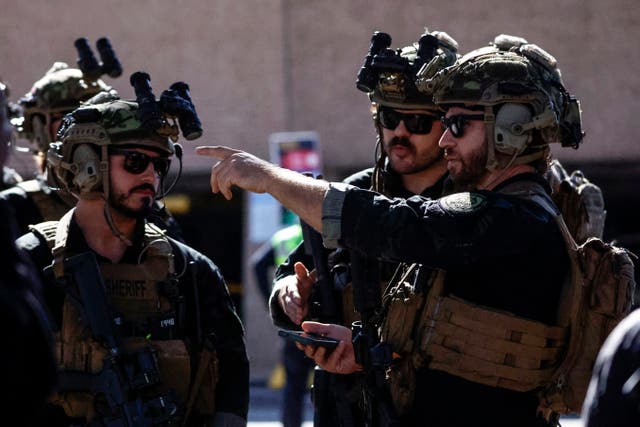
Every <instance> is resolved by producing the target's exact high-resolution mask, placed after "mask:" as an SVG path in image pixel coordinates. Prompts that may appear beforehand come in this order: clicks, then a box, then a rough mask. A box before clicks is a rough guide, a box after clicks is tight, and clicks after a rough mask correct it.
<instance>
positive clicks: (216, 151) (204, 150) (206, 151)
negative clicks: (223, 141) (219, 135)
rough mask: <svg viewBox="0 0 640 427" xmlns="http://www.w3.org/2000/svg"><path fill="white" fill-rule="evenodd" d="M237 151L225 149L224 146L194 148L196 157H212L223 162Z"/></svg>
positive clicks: (229, 148)
mask: <svg viewBox="0 0 640 427" xmlns="http://www.w3.org/2000/svg"><path fill="white" fill-rule="evenodd" d="M238 151H239V150H235V149H233V148H231V147H225V146H224V145H203V146H200V147H196V154H197V155H199V156H207V157H213V158H216V159H220V160H224V159H226V158H227V157H229V156H230V155H232V154H234V153H237V152H238Z"/></svg>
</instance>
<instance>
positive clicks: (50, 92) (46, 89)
mask: <svg viewBox="0 0 640 427" xmlns="http://www.w3.org/2000/svg"><path fill="white" fill-rule="evenodd" d="M111 90H112V89H111V87H110V86H108V85H107V84H106V83H104V82H103V81H102V80H100V79H95V80H91V79H87V78H86V77H85V76H84V75H83V73H82V71H80V70H79V69H76V68H69V66H68V65H67V64H66V63H64V62H56V63H54V64H53V66H52V67H51V68H50V69H49V71H47V73H46V74H45V75H44V76H43V77H42V78H41V79H39V80H38V81H37V82H35V83H34V85H33V87H32V88H31V90H30V91H29V92H28V93H27V94H25V95H24V96H23V97H22V98H20V99H19V101H18V104H19V105H20V106H21V107H22V110H23V117H22V118H20V119H18V120H14V125H15V126H16V128H17V131H18V135H19V136H21V137H23V138H25V139H27V140H29V141H30V142H31V144H32V145H33V149H34V150H35V151H36V152H41V153H46V152H47V149H48V147H49V144H50V143H51V142H53V141H52V137H51V133H50V128H51V124H52V122H53V121H54V120H55V119H56V118H62V117H63V116H64V115H65V114H67V113H70V112H71V111H73V110H74V109H76V108H77V107H78V106H79V105H80V103H81V102H83V101H86V100H88V99H89V98H91V97H92V96H94V95H97V94H98V93H100V92H102V91H111Z"/></svg>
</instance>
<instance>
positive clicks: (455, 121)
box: [442, 114, 484, 138]
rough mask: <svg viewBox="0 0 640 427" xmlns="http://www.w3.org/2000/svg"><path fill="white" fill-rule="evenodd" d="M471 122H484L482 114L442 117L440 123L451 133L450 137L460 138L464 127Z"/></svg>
mask: <svg viewBox="0 0 640 427" xmlns="http://www.w3.org/2000/svg"><path fill="white" fill-rule="evenodd" d="M471 120H484V114H456V115H455V116H449V117H443V118H442V123H444V125H445V126H446V128H447V129H449V130H450V131H451V135H453V136H455V137H456V138H462V135H464V128H465V126H466V125H467V122H469V121H471Z"/></svg>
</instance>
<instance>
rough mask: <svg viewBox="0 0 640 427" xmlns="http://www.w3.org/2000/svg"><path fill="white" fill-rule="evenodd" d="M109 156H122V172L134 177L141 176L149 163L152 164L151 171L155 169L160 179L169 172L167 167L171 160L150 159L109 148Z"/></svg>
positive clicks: (139, 154)
mask: <svg viewBox="0 0 640 427" xmlns="http://www.w3.org/2000/svg"><path fill="white" fill-rule="evenodd" d="M109 154H121V155H123V156H124V166H123V168H124V170H126V171H127V172H129V173H132V174H134V175H139V174H141V173H142V172H144V171H145V170H147V166H149V163H152V164H153V169H155V171H156V173H157V174H158V175H160V176H161V177H164V176H166V175H167V173H168V172H169V166H171V160H170V159H168V158H167V157H151V156H147V155H146V154H144V153H140V152H138V151H132V150H124V149H120V148H110V149H109Z"/></svg>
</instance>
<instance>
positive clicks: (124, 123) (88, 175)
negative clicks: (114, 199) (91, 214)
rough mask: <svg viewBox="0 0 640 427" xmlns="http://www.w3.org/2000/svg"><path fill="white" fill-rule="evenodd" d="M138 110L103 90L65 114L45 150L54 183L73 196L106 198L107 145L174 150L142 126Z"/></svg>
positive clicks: (162, 137)
mask: <svg viewBox="0 0 640 427" xmlns="http://www.w3.org/2000/svg"><path fill="white" fill-rule="evenodd" d="M137 112H138V104H137V103H136V102H134V101H126V100H123V99H120V98H118V97H117V96H116V95H114V94H112V93H109V92H103V93H100V94H98V95H97V96H95V97H94V98H92V99H90V100H88V101H87V102H86V103H84V104H83V105H82V106H81V107H80V108H77V109H76V110H74V111H73V112H72V113H70V114H67V115H66V116H65V118H64V119H63V122H62V125H61V127H60V130H59V131H58V136H57V140H58V141H57V142H55V143H53V144H51V146H50V148H49V151H48V153H47V162H48V167H49V172H50V173H49V175H50V176H51V177H52V179H53V180H54V182H55V183H56V184H57V185H58V187H60V188H62V189H63V190H66V191H68V192H70V193H71V194H73V195H75V196H76V197H81V198H95V197H102V195H103V194H104V196H105V197H107V198H108V195H109V188H108V187H109V186H108V183H109V179H108V177H109V167H108V166H109V158H108V154H109V153H108V148H109V147H110V146H132V145H135V146H137V147H142V148H147V149H151V150H155V151H157V152H159V153H161V154H163V155H166V156H171V155H173V154H174V153H175V152H176V145H175V144H174V143H173V142H172V141H170V139H169V138H168V137H167V136H166V135H164V136H162V135H160V134H159V133H157V132H156V131H155V130H153V129H150V128H147V127H144V126H143V125H142V123H141V121H140V120H139V118H138V116H137Z"/></svg>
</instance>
